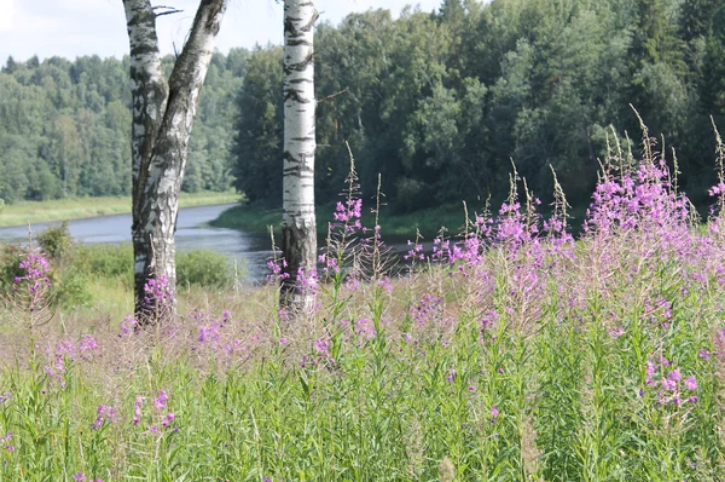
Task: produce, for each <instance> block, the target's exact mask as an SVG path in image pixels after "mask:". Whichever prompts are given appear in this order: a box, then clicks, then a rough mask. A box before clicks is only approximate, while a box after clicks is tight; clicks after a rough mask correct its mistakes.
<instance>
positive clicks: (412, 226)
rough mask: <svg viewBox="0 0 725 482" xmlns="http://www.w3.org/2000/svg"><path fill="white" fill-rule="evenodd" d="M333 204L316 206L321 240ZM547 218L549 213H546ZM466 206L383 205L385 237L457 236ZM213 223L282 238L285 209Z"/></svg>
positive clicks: (247, 207)
mask: <svg viewBox="0 0 725 482" xmlns="http://www.w3.org/2000/svg"><path fill="white" fill-rule="evenodd" d="M482 207H483V206H473V205H471V204H469V205H468V206H467V208H468V211H469V216H470V217H471V218H473V216H474V214H475V213H476V212H477V210H480V209H482ZM585 211H586V208H585V207H578V208H576V209H574V210H573V211H572V212H571V213H570V215H571V219H570V222H571V224H572V226H573V231H574V232H575V233H577V232H578V231H579V228H580V225H581V222H582V220H583V219H584V214H585ZM333 212H334V206H332V205H322V206H317V213H316V214H317V233H318V238H319V239H320V240H323V239H325V237H326V236H327V231H328V224H329V223H330V222H331V221H333ZM543 215H544V216H545V217H546V216H547V215H548V214H547V213H546V212H544V213H543ZM465 220H466V216H465V208H464V205H463V204H462V203H456V204H444V205H441V206H438V207H435V208H429V209H422V210H419V211H415V212H411V213H405V214H395V213H391V212H390V211H389V210H388V209H387V208H385V207H383V208H382V209H381V214H380V226H381V227H382V233H383V238H384V239H385V240H387V241H388V242H404V241H408V240H414V239H415V235H416V230H418V231H420V233H421V235H422V236H423V238H424V239H426V240H428V241H432V240H433V239H434V238H435V237H436V236H437V235H438V233H439V232H440V230H441V228H445V229H446V230H447V235H448V236H450V235H457V234H459V233H460V232H462V231H463V229H464V227H465V222H466V221H465ZM362 221H363V225H365V226H369V227H371V226H372V224H373V218H372V214H370V213H369V212H368V213H365V214H364V215H363V219H362ZM211 225H212V226H216V227H220V228H230V229H239V230H242V231H244V232H245V233H248V234H253V235H258V236H269V227H270V226H273V227H274V231H275V237H276V238H277V239H279V234H280V233H281V229H282V210H281V209H268V208H265V207H262V206H258V205H254V204H240V205H238V206H234V207H232V208H230V209H227V210H226V211H224V212H223V213H222V214H221V215H220V216H219V217H218V218H217V219H215V220H214V221H212V222H211Z"/></svg>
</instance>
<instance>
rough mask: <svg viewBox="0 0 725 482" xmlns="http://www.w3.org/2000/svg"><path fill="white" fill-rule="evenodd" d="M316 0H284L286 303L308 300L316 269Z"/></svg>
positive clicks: (305, 303)
mask: <svg viewBox="0 0 725 482" xmlns="http://www.w3.org/2000/svg"><path fill="white" fill-rule="evenodd" d="M317 17H318V13H317V10H316V9H315V5H314V2H313V1H312V0H285V1H284V174H283V211H284V219H283V222H284V224H283V234H282V251H283V255H284V257H285V260H286V261H287V263H288V266H287V268H286V270H285V271H286V273H287V274H288V275H289V278H287V279H284V280H283V282H282V300H281V301H282V303H283V304H293V305H295V304H300V303H302V304H303V305H307V304H308V301H309V300H307V299H305V298H306V297H305V296H298V295H294V294H293V293H294V287H295V284H296V282H297V273H298V271H299V270H302V271H303V272H305V273H307V274H308V275H309V274H310V273H312V272H313V271H314V270H315V269H316V262H317V256H316V254H317V228H316V224H315V190H314V176H315V149H316V147H317V145H316V142H315V108H316V106H317V102H316V100H315V83H314V58H313V54H314V24H315V22H316V20H317Z"/></svg>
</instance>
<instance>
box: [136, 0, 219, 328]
mask: <svg viewBox="0 0 725 482" xmlns="http://www.w3.org/2000/svg"><path fill="white" fill-rule="evenodd" d="M228 1H229V0H201V1H200V4H199V8H198V10H197V13H196V17H195V18H194V24H193V26H192V28H191V32H190V34H189V38H188V40H187V42H186V44H185V45H184V49H183V50H182V52H181V55H180V56H179V58H178V59H177V61H176V64H175V65H174V69H173V72H172V73H171V76H170V78H169V81H168V84H167V82H166V80H165V79H164V75H163V70H162V67H161V58H160V55H159V49H158V41H157V37H156V15H155V13H154V11H153V8H152V7H151V4H150V2H149V0H123V3H124V6H125V9H126V19H127V24H128V35H129V43H130V47H131V88H132V97H133V134H132V136H133V138H132V148H133V226H132V233H133V244H134V274H135V286H134V288H135V289H134V291H135V297H136V314H137V316H138V317H139V318H140V319H141V318H143V319H158V314H159V306H158V305H157V304H156V303H153V305H152V306H145V305H144V298H145V297H146V296H145V293H144V286H145V285H146V283H147V282H148V281H149V280H150V279H152V278H156V277H160V276H163V277H165V278H167V279H168V280H169V288H170V289H171V290H172V291H173V290H174V289H175V285H176V263H175V257H176V248H175V243H174V233H175V232H176V220H177V216H178V212H179V193H180V191H181V183H182V181H183V178H184V170H185V169H186V161H187V154H188V146H189V137H190V136H191V127H192V123H193V120H194V116H195V114H196V108H197V104H198V100H199V93H200V91H201V87H202V84H203V83H204V78H205V77H206V72H207V69H208V67H209V62H210V61H211V56H212V54H213V50H214V43H215V41H216V36H217V34H218V33H219V28H220V24H221V21H222V18H223V16H224V12H225V11H226V8H227V4H228ZM171 304H172V309H171V310H169V309H164V310H163V311H164V313H166V314H173V305H174V304H175V300H174V298H173V296H172V299H171ZM167 308H168V307H167ZM149 315H150V316H149ZM154 315H155V316H154ZM140 321H142V320H140Z"/></svg>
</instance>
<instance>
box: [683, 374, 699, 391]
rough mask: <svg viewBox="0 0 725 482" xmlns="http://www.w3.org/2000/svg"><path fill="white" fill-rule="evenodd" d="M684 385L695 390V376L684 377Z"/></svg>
mask: <svg viewBox="0 0 725 482" xmlns="http://www.w3.org/2000/svg"><path fill="white" fill-rule="evenodd" d="M685 387H686V388H687V389H688V390H690V391H694V390H697V379H696V378H695V377H687V378H685Z"/></svg>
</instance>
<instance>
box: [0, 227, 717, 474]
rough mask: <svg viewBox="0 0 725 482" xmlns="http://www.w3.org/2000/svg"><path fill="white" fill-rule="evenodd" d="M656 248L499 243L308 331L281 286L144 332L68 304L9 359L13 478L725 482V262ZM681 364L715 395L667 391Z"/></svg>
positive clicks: (319, 317) (207, 301)
mask: <svg viewBox="0 0 725 482" xmlns="http://www.w3.org/2000/svg"><path fill="white" fill-rule="evenodd" d="M653 242H656V241H653V240H651V239H648V238H646V237H637V236H633V237H630V238H627V239H622V240H621V241H616V240H611V242H610V243H607V250H608V252H609V253H610V254H611V255H612V256H613V258H612V259H609V258H599V257H597V256H596V255H597V254H599V249H601V246H598V245H596V244H595V243H591V242H587V241H584V242H580V243H578V244H577V245H576V247H575V248H574V252H573V258H571V259H570V258H569V257H567V256H563V257H558V258H557V259H558V260H559V262H560V263H558V264H556V265H551V266H549V265H546V266H539V267H536V266H535V265H536V263H534V264H532V259H531V253H533V252H536V251H535V249H534V251H532V252H527V251H526V250H524V251H521V252H519V253H515V254H512V253H511V252H510V251H509V250H505V249H500V250H492V251H490V252H489V253H488V254H487V255H486V256H485V258H484V259H482V260H481V261H480V262H479V263H478V264H477V265H476V266H475V267H469V268H467V269H464V270H459V268H458V267H456V266H454V267H450V268H446V267H439V268H433V269H429V270H427V271H424V272H421V273H419V274H417V275H416V276H413V277H410V278H405V279H400V280H396V281H394V282H393V286H392V289H391V291H390V292H388V291H386V290H385V289H381V286H380V285H379V284H377V283H365V282H363V283H362V284H361V285H360V286H358V287H348V286H346V285H345V283H344V282H343V280H342V277H340V278H336V279H333V280H330V281H329V282H328V283H327V284H326V285H325V287H324V290H323V291H322V292H321V293H320V296H319V298H318V301H319V303H320V307H319V310H318V311H317V312H316V313H315V315H314V316H313V317H312V318H311V319H308V320H305V321H304V322H301V324H300V325H294V324H289V323H280V322H279V320H278V318H277V316H276V312H277V300H276V292H275V290H274V289H271V288H259V289H254V290H249V291H243V292H241V293H239V292H235V291H234V290H228V289H227V290H225V289H214V290H206V291H194V292H184V293H182V295H183V296H182V303H181V305H180V309H179V311H180V313H182V314H184V315H187V314H189V313H190V312H191V313H192V314H193V315H194V317H193V318H192V317H190V316H183V317H182V318H180V320H179V323H178V325H175V326H172V327H167V328H166V329H163V330H150V331H149V332H147V333H143V334H140V335H132V334H131V335H127V336H121V337H119V336H118V335H119V331H118V329H117V326H118V320H110V319H106V318H104V316H103V315H102V314H101V313H100V312H97V313H94V312H92V311H85V312H84V313H85V314H84V316H85V318H79V317H78V314H77V313H75V312H73V311H72V310H68V311H65V312H63V313H62V314H61V316H60V317H59V319H60V321H62V322H63V325H62V326H63V328H62V329H61V330H58V331H50V332H46V333H45V334H40V333H35V334H32V333H31V332H27V333H24V334H23V335H25V336H21V337H16V338H14V339H13V340H14V342H15V344H14V345H13V346H16V347H19V348H17V352H18V353H20V355H19V356H15V355H11V354H9V353H6V354H5V358H4V361H6V362H7V363H6V364H5V365H0V395H6V394H8V393H9V394H11V395H12V396H11V398H10V399H9V400H8V401H6V402H3V403H2V404H0V437H3V436H4V434H5V432H6V431H11V432H12V440H10V441H5V442H3V441H2V440H0V480H2V481H5V480H7V481H15V480H23V481H29V482H36V481H38V482H40V481H45V480H54V481H55V480H59V481H63V482H65V481H67V482H72V480H73V479H72V477H73V475H76V474H79V473H83V474H85V475H86V476H87V478H88V479H91V480H95V479H97V478H101V479H102V480H103V481H105V482H109V481H121V480H143V481H148V482H152V481H153V482H170V481H177V480H194V481H196V480H199V481H205V480H208V481H215V482H217V481H219V480H230V481H231V480H234V481H237V480H239V481H246V480H249V481H255V482H262V481H264V480H265V478H266V477H268V478H269V480H272V481H274V482H279V481H281V480H285V481H291V480H295V481H298V480H299V481H302V480H308V481H312V480H320V481H338V480H340V481H361V482H362V481H373V480H375V481H378V480H387V481H410V482H413V481H419V480H426V481H448V482H452V481H461V482H462V481H469V480H501V481H521V482H524V481H532V480H537V481H538V480H544V481H560V480H571V481H575V480H576V481H592V482H593V481H606V480H660V481H672V480H693V481H694V480H696V481H708V480H722V478H723V476H724V475H725V468H724V467H723V465H722V463H721V460H722V457H723V455H724V454H725V440H723V435H722V431H721V430H720V429H719V428H718V427H719V425H720V424H721V420H722V416H723V413H724V410H723V408H724V407H725V404H724V403H723V400H722V391H723V388H724V387H725V380H723V378H722V366H723V365H722V363H723V362H722V360H721V359H720V356H721V355H720V354H718V350H719V349H722V348H718V343H722V340H721V339H720V338H718V335H715V336H713V333H716V331H719V330H721V329H722V321H721V320H722V307H721V306H720V305H721V302H720V300H721V299H722V296H723V287H722V285H720V284H718V283H717V282H716V281H715V280H716V277H717V265H713V266H710V268H707V269H704V268H703V267H704V266H709V265H707V264H701V262H702V261H703V259H700V258H697V257H691V258H687V261H684V260H683V259H674V258H671V259H668V258H667V257H663V256H662V255H663V254H665V253H667V251H666V249H667V248H666V247H664V248H663V247H662V246H660V245H658V244H657V245H654V246H653ZM553 253H555V251H554V252H552V254H551V256H554V257H556V256H557V255H556V254H553ZM681 264H687V266H688V269H700V270H701V271H702V272H703V273H704V274H705V277H706V279H705V280H703V281H702V282H701V283H700V282H697V283H698V284H697V285H694V286H693V285H692V284H691V283H693V281H691V280H688V279H687V277H683V276H681V273H680V272H679V271H678V270H676V269H673V268H675V267H676V266H678V265H681ZM103 265H104V266H107V265H110V263H103ZM633 268H637V269H638V271H637V276H630V273H631V272H632V269H633ZM103 269H110V270H111V272H113V269H114V268H113V267H109V268H106V267H104V268H103ZM522 273H523V274H528V273H532V274H533V275H534V277H535V278H533V279H532V278H528V277H526V276H524V277H519V276H520V274H522ZM469 275H470V276H469ZM600 275H601V276H600ZM610 277H611V278H610ZM600 279H601V282H600V281H598V280H600ZM534 280H536V285H535V286H536V287H535V289H534V290H532V289H531V286H532V285H531V283H532V282H533V281H534ZM625 281H626V282H625ZM686 287H690V288H691V289H690V288H688V289H686ZM105 289H106V290H107V294H108V295H109V296H111V297H112V298H116V296H117V291H116V290H113V289H112V288H111V287H109V286H106V288H105ZM100 292H103V291H102V290H101V291H100ZM656 299H665V300H667V303H666V304H663V303H662V302H659V301H658V302H657V303H655V302H654V301H653V300H656ZM118 301H119V300H117V302H118ZM116 308H121V306H117V307H116ZM192 308H198V310H195V311H192ZM224 309H229V310H231V313H232V315H231V316H230V317H229V318H225V317H224V316H223V315H222V312H223V310H224ZM16 314H17V315H18V316H19V321H18V322H19V323H20V325H19V326H23V325H22V323H26V322H27V320H29V319H32V317H33V316H36V315H35V314H33V313H26V314H25V315H23V314H22V313H16ZM23 316H25V317H26V318H23ZM91 316H95V318H91ZM619 329H621V333H620V335H618V336H613V335H612V334H611V333H612V332H613V330H619ZM0 333H2V332H0ZM202 334H203V336H202ZM89 335H90V336H92V337H93V340H94V341H96V342H97V343H98V348H93V347H91V348H86V349H85V350H84V349H82V348H81V347H82V346H83V343H86V345H85V346H86V347H87V346H88V338H83V337H84V336H89ZM33 337H35V338H33ZM83 340H85V341H83ZM7 346H10V345H7ZM23 346H25V347H27V348H23ZM31 347H38V348H37V349H35V350H34V351H33V349H32V348H31ZM70 347H72V349H71V348H70ZM700 349H704V350H706V351H707V353H710V354H711V355H708V357H707V358H704V357H702V356H698V351H699V350H700ZM13 353H15V351H13ZM2 356H3V355H2V354H0V357H2ZM663 357H664V358H665V359H666V360H664V361H663ZM648 362H651V363H654V364H655V366H656V372H655V373H654V380H655V384H654V385H649V384H648V382H647V379H648V378H647V369H648V368H647V367H648V365H647V364H648ZM675 369H679V370H681V378H682V380H680V381H679V382H678V388H677V390H678V392H677V393H678V395H679V396H681V397H682V399H683V400H684V399H685V398H687V397H690V396H692V395H697V396H698V397H699V399H698V400H697V401H692V402H690V401H685V402H683V403H682V405H676V404H674V403H672V402H671V401H670V398H669V397H670V396H671V395H672V392H666V393H665V398H664V400H665V402H664V403H661V402H662V400H663V398H662V397H663V395H662V390H661V389H660V384H661V383H662V382H661V380H663V379H665V378H667V377H671V375H670V373H671V372H672V371H673V370H675ZM690 376H696V377H697V383H698V385H699V387H698V388H697V389H696V390H690V389H688V388H686V386H685V381H684V380H685V378H686V377H690ZM162 391H163V392H164V394H165V395H166V396H167V397H168V400H166V399H165V398H164V397H160V395H161V392H162ZM101 405H103V406H111V407H113V409H114V412H112V413H111V415H108V414H106V415H103V414H102V417H103V418H101V419H99V418H98V417H99V407H100V406H101ZM136 406H138V411H136ZM101 410H102V411H104V410H105V409H103V408H101ZM104 413H106V412H104ZM170 413H173V420H171V421H170V418H171V417H170V415H169V414H170ZM135 416H138V422H137V423H136V422H135V421H134V417H135ZM99 420H100V421H99ZM96 422H97V425H96V427H97V429H93V428H92V424H94V423H96ZM165 423H166V424H165ZM8 446H12V447H13V448H14V450H13V451H9V450H7V448H6V447H8ZM444 461H445V462H444ZM5 462H7V463H5ZM441 464H443V465H446V466H448V467H449V468H450V470H451V471H452V473H453V477H452V478H446V477H443V476H441V475H439V466H440V465H441Z"/></svg>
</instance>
